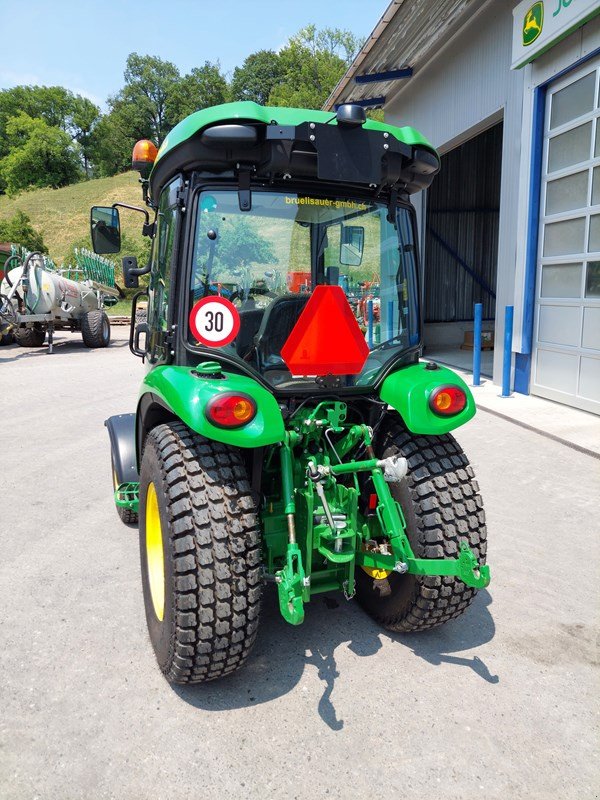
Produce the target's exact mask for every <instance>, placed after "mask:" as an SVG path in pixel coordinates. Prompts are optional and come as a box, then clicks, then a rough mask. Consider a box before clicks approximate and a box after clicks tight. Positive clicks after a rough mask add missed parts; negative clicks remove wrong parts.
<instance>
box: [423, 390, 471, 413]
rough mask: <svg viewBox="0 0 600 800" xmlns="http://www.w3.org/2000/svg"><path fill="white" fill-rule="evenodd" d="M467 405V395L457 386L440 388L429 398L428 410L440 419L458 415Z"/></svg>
mask: <svg viewBox="0 0 600 800" xmlns="http://www.w3.org/2000/svg"><path fill="white" fill-rule="evenodd" d="M466 405H467V395H466V394H465V393H464V392H463V390H462V389H460V388H459V387H458V386H440V387H439V388H438V389H435V390H434V391H433V392H432V393H431V396H430V397H429V408H430V409H431V410H432V411H433V413H434V414H437V415H438V416H440V417H451V416H453V415H454V414H459V413H460V412H461V411H462V410H463V409H464V408H465V406H466Z"/></svg>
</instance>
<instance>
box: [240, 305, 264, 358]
mask: <svg viewBox="0 0 600 800" xmlns="http://www.w3.org/2000/svg"><path fill="white" fill-rule="evenodd" d="M264 314H265V309H264V308H242V309H240V332H239V333H238V335H237V336H236V339H235V349H236V351H237V354H238V356H239V357H240V358H246V356H247V355H248V354H249V353H250V351H251V350H252V348H253V346H254V338H255V336H256V334H257V333H258V330H259V328H260V323H261V322H262V319H263V317H264Z"/></svg>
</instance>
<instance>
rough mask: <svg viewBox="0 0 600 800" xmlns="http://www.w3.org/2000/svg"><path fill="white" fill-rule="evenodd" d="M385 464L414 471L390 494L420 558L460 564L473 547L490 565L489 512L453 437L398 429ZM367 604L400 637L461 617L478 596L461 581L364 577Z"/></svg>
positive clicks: (385, 443) (359, 581) (362, 596)
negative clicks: (462, 551)
mask: <svg viewBox="0 0 600 800" xmlns="http://www.w3.org/2000/svg"><path fill="white" fill-rule="evenodd" d="M378 451H379V452H383V457H384V458H385V457H387V456H390V455H397V454H398V455H402V456H404V457H405V458H407V459H408V465H409V471H408V474H407V476H406V478H405V480H404V481H402V483H400V484H391V485H390V488H391V490H392V494H393V496H394V497H395V499H396V500H398V502H399V503H400V505H401V506H402V510H403V512H404V517H405V519H406V533H407V535H408V538H409V541H410V544H411V547H412V548H413V551H414V553H415V556H416V557H417V558H456V557H457V555H458V550H459V547H460V543H461V542H463V541H465V542H466V543H467V544H468V545H469V547H470V548H471V549H472V550H473V553H474V554H475V556H476V558H477V559H478V561H479V563H480V564H485V557H486V551H487V531H486V526H485V512H484V510H483V503H482V500H481V496H480V494H479V486H478V485H477V481H476V480H475V476H474V473H473V469H472V467H471V466H470V464H469V462H468V460H467V457H466V456H465V454H464V452H463V450H462V448H461V447H460V445H459V444H458V443H457V442H456V440H455V439H454V437H453V436H451V435H450V434H445V435H443V436H415V435H412V434H410V433H409V432H407V431H406V430H405V429H404V428H402V427H401V426H399V425H397V424H394V425H393V426H391V427H390V428H389V429H388V431H387V432H386V433H384V434H383V436H382V437H380V442H379V447H378ZM356 594H357V599H358V601H359V603H360V604H361V605H362V606H363V608H364V609H365V610H366V611H367V612H368V613H369V614H370V615H371V616H372V617H373V618H374V619H376V620H377V621H378V622H379V623H381V624H382V625H384V626H385V627H386V628H388V629H389V630H392V631H396V632H401V633H408V632H411V631H421V630H426V629H427V628H433V627H435V626H436V625H441V624H442V623H444V622H447V621H448V620H450V619H453V618H455V617H458V616H460V615H461V614H462V613H463V612H464V611H465V610H466V609H467V607H468V606H469V605H470V604H471V602H472V600H473V598H474V597H475V595H476V594H477V590H476V589H472V588H469V587H467V586H465V584H464V583H463V582H462V581H460V580H458V579H457V578H454V577H449V576H444V577H441V576H418V575H409V574H406V575H400V574H398V573H395V572H391V573H387V574H386V573H384V574H383V575H381V574H379V575H373V573H372V571H370V573H369V572H367V571H366V570H363V569H357V570H356Z"/></svg>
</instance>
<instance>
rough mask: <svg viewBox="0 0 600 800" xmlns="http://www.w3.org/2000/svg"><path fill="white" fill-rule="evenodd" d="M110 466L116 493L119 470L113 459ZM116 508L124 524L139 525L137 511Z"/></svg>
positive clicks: (116, 506)
mask: <svg viewBox="0 0 600 800" xmlns="http://www.w3.org/2000/svg"><path fill="white" fill-rule="evenodd" d="M110 466H111V470H112V479H113V491H114V492H116V491H117V486H118V485H119V481H118V480H117V470H116V469H115V462H114V459H113V458H112V457H111V459H110ZM115 508H116V509H117V514H118V515H119V517H120V518H121V521H122V522H124V523H125V524H126V525H137V521H138V515H137V512H136V511H132V510H131V509H130V508H122V507H121V506H118V505H116V504H115Z"/></svg>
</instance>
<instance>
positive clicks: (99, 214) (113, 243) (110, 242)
mask: <svg viewBox="0 0 600 800" xmlns="http://www.w3.org/2000/svg"><path fill="white" fill-rule="evenodd" d="M90 226H91V234H92V246H93V248H94V253H98V254H99V255H107V254H109V253H118V252H119V250H120V249H121V222H120V219H119V210H118V209H117V208H110V207H106V206H93V207H92V211H91V214H90Z"/></svg>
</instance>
